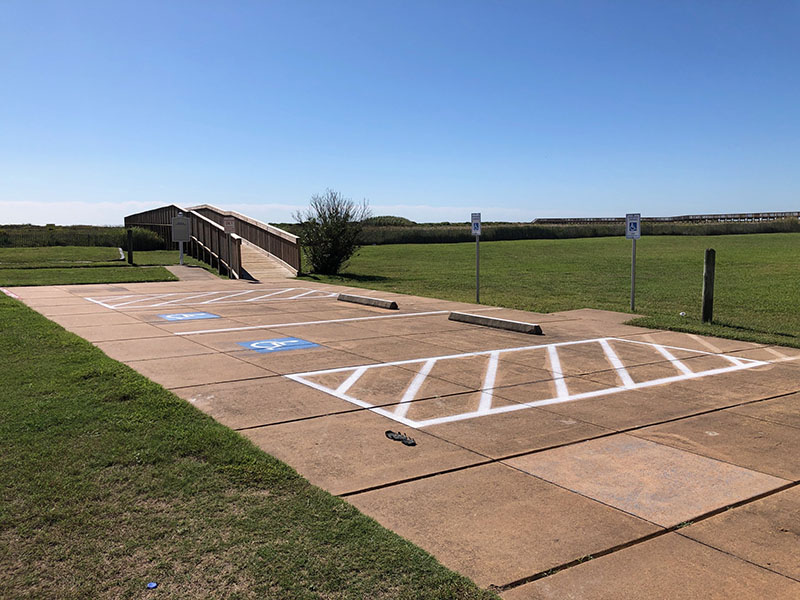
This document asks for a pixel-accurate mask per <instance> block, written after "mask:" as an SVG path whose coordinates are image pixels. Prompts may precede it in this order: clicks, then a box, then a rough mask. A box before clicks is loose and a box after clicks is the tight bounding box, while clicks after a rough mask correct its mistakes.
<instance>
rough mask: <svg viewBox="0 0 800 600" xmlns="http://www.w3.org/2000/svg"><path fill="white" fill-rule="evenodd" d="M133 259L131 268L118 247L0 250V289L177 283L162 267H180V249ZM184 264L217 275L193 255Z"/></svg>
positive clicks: (137, 254) (143, 253)
mask: <svg viewBox="0 0 800 600" xmlns="http://www.w3.org/2000/svg"><path fill="white" fill-rule="evenodd" d="M133 259H134V265H133V266H132V265H129V264H128V263H127V255H126V257H125V260H122V259H120V257H119V250H118V249H117V248H106V247H97V246H52V247H37V248H0V286H15V285H68V284H81V283H133V282H144V281H176V280H177V277H175V276H174V275H173V274H172V273H170V272H169V271H167V270H166V269H164V268H162V267H163V266H164V265H177V264H178V262H179V254H178V251H177V250H148V251H138V252H134V253H133ZM184 263H185V264H187V265H191V266H200V267H203V268H206V269H208V270H209V271H211V272H212V273H216V271H214V270H212V269H211V268H210V267H209V266H208V265H207V264H205V263H203V262H200V261H198V260H195V259H193V258H192V257H190V256H185V257H184Z"/></svg>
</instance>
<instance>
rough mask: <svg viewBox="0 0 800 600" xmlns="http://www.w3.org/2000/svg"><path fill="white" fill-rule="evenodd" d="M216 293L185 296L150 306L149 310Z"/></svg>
mask: <svg viewBox="0 0 800 600" xmlns="http://www.w3.org/2000/svg"><path fill="white" fill-rule="evenodd" d="M217 293H218V292H203V293H202V294H195V295H194V296H185V297H183V298H176V299H175V300H167V301H166V302H159V303H158V304H151V305H150V307H151V308H155V307H156V306H164V305H166V304H174V303H175V302H183V301H184V300H191V299H192V298H201V297H202V296H208V295H209V294H217Z"/></svg>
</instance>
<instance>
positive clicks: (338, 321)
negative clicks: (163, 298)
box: [175, 310, 450, 335]
mask: <svg viewBox="0 0 800 600" xmlns="http://www.w3.org/2000/svg"><path fill="white" fill-rule="evenodd" d="M449 312H450V311H449V310H432V311H429V312H419V313H405V314H402V315H376V316H374V317H350V318H347V319H328V320H326V321H301V322H299V323H276V324H274V325H247V326H243V327H223V328H221V329H200V330H198V331H178V332H175V335H200V334H204V333H227V332H229V331H249V330H251V329H276V328H278V327H299V326H301V325H325V324H326V323H349V322H351V321H372V320H374V319H398V318H400V317H424V316H427V315H444V314H447V313H449Z"/></svg>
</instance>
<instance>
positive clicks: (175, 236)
mask: <svg viewBox="0 0 800 600" xmlns="http://www.w3.org/2000/svg"><path fill="white" fill-rule="evenodd" d="M191 239H192V221H191V220H190V219H189V217H184V216H183V213H182V212H179V213H178V214H177V215H176V216H174V217H172V241H173V242H178V249H179V250H180V253H181V264H183V243H184V242H188V241H189V240H191Z"/></svg>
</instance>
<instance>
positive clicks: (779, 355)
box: [764, 348, 788, 358]
mask: <svg viewBox="0 0 800 600" xmlns="http://www.w3.org/2000/svg"><path fill="white" fill-rule="evenodd" d="M764 350H766V351H767V352H769V353H770V354H772V355H773V356H777V357H778V358H788V356H786V355H785V354H784V353H783V352H778V351H777V350H775V348H764Z"/></svg>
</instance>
